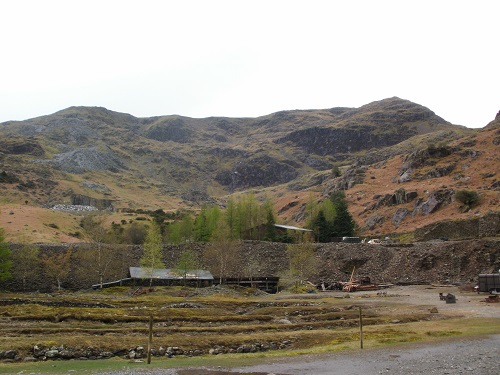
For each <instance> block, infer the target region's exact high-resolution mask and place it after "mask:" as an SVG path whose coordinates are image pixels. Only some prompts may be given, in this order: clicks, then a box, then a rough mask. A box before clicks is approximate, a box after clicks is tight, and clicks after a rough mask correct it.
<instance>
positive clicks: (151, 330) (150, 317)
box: [148, 315, 153, 365]
mask: <svg viewBox="0 0 500 375" xmlns="http://www.w3.org/2000/svg"><path fill="white" fill-rule="evenodd" d="M152 342H153V315H150V316H149V337H148V365H149V364H150V363H151V346H152V345H151V344H152Z"/></svg>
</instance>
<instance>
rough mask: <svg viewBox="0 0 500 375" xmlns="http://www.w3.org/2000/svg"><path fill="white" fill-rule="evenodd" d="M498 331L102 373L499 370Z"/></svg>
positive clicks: (494, 373)
mask: <svg viewBox="0 0 500 375" xmlns="http://www.w3.org/2000/svg"><path fill="white" fill-rule="evenodd" d="M499 355H500V334H498V335H490V336H481V337H475V338H467V339H454V340H451V341H446V342H439V343H418V344H407V345H404V346H398V347H389V348H387V347H386V348H377V349H364V350H357V351H348V352H337V353H329V354H318V355H304V356H297V357H292V358H291V357H287V358H281V359H273V360H272V362H271V361H269V362H267V363H262V364H259V365H253V366H247V367H239V368H232V369H229V368H227V369H222V368H190V369H140V370H139V369H135V370H123V371H114V372H106V373H105V374H107V375H129V374H143V375H157V374H163V375H202V374H206V375H230V374H252V375H264V374H268V375H272V374H274V375H285V374H286V375H295V374H297V375H298V374H314V375H322V374H325V375H326V374H328V375H332V374H339V375H359V374H363V375H371V374H396V375H399V374H401V375H403V374H404V375H413V374H415V375H416V374H436V375H443V374H450V375H459V374H471V375H499V374H500V361H499Z"/></svg>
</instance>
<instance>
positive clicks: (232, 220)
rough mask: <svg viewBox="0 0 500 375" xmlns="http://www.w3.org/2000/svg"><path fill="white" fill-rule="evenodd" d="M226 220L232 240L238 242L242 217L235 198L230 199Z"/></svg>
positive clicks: (225, 214) (225, 215)
mask: <svg viewBox="0 0 500 375" xmlns="http://www.w3.org/2000/svg"><path fill="white" fill-rule="evenodd" d="M224 218H225V220H226V224H227V226H228V228H229V233H230V238H231V239H232V240H236V239H239V238H240V232H241V231H240V228H241V223H240V217H239V215H238V207H237V204H236V203H235V202H234V199H233V198H229V200H228V201H227V206H226V210H225V212H224Z"/></svg>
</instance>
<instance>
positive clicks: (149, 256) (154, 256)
mask: <svg viewBox="0 0 500 375" xmlns="http://www.w3.org/2000/svg"><path fill="white" fill-rule="evenodd" d="M162 250H163V243H162V236H161V231H160V226H159V225H158V224H157V223H156V222H152V223H151V225H150V226H149V228H148V230H147V233H146V240H145V242H144V253H143V255H142V258H141V259H140V264H141V267H143V268H144V269H145V271H146V273H147V275H148V277H149V286H152V285H153V275H154V270H155V269H158V268H165V264H163V261H162V255H163V254H162Z"/></svg>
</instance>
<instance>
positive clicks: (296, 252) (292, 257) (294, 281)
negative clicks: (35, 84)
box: [280, 242, 319, 292]
mask: <svg viewBox="0 0 500 375" xmlns="http://www.w3.org/2000/svg"><path fill="white" fill-rule="evenodd" d="M286 250H287V255H288V270H287V271H286V272H285V273H284V274H283V275H282V280H281V281H280V282H281V284H282V285H283V286H285V287H288V288H292V289H293V290H294V291H295V292H299V291H300V289H301V288H300V287H301V285H304V283H305V282H306V281H308V279H309V278H310V277H312V276H313V275H314V274H315V273H316V272H317V268H318V265H319V261H318V258H317V257H316V254H315V250H314V246H313V244H311V243H309V242H304V243H301V244H296V245H295V244H290V245H288V246H287V248H286Z"/></svg>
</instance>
